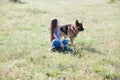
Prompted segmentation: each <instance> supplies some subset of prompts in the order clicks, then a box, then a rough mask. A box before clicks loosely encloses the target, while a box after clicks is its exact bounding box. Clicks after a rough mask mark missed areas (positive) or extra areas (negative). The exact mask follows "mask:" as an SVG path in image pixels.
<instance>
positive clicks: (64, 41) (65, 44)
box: [51, 39, 68, 48]
mask: <svg viewBox="0 0 120 80" xmlns="http://www.w3.org/2000/svg"><path fill="white" fill-rule="evenodd" d="M62 43H63V44H64V48H67V44H68V40H67V39H64V40H63V41H62ZM51 46H52V47H53V48H60V47H61V43H60V42H59V41H58V40H57V39H54V40H53V41H52V43H51Z"/></svg>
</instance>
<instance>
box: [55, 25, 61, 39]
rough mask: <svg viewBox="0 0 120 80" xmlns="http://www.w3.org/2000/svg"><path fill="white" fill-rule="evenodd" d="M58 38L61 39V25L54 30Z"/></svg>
mask: <svg viewBox="0 0 120 80" xmlns="http://www.w3.org/2000/svg"><path fill="white" fill-rule="evenodd" d="M54 33H55V34H56V36H57V37H58V39H60V27H57V29H56V30H55V31H54Z"/></svg>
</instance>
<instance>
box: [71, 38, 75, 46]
mask: <svg viewBox="0 0 120 80" xmlns="http://www.w3.org/2000/svg"><path fill="white" fill-rule="evenodd" d="M73 41H74V38H72V37H71V38H70V42H71V46H73Z"/></svg>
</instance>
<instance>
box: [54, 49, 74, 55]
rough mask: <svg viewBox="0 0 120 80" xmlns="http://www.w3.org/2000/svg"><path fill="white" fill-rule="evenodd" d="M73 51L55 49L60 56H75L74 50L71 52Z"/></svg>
mask: <svg viewBox="0 0 120 80" xmlns="http://www.w3.org/2000/svg"><path fill="white" fill-rule="evenodd" d="M73 50H74V49H73ZM73 50H64V49H62V48H59V49H57V50H56V51H57V52H59V53H62V54H68V53H70V54H73V55H75V54H76V52H75V50H74V51H73Z"/></svg>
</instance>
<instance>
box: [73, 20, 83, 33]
mask: <svg viewBox="0 0 120 80" xmlns="http://www.w3.org/2000/svg"><path fill="white" fill-rule="evenodd" d="M75 29H76V30H78V31H84V28H83V24H82V22H81V23H79V21H78V20H76V22H75Z"/></svg>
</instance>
